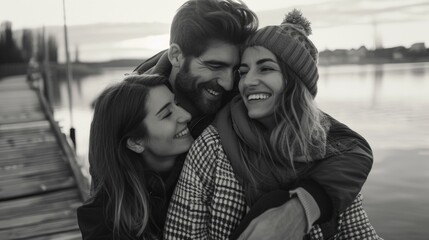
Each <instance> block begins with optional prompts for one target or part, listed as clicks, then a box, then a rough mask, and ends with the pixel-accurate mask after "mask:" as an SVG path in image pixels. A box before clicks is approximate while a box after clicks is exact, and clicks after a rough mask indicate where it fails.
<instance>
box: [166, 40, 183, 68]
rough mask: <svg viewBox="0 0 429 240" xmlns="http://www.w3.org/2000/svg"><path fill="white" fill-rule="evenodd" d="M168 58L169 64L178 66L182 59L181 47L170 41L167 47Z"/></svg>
mask: <svg viewBox="0 0 429 240" xmlns="http://www.w3.org/2000/svg"><path fill="white" fill-rule="evenodd" d="M168 59H169V60H170V63H171V66H173V67H176V68H180V66H181V65H182V61H183V59H184V58H183V53H182V49H181V48H180V46H179V45H177V43H172V44H171V45H170V48H168Z"/></svg>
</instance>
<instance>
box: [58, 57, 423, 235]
mask: <svg viewBox="0 0 429 240" xmlns="http://www.w3.org/2000/svg"><path fill="white" fill-rule="evenodd" d="M131 69H132V67H130V68H126V69H124V68H116V69H105V71H104V72H103V73H102V74H100V75H96V76H89V77H85V78H81V79H77V81H76V82H75V83H74V85H73V106H74V109H73V111H74V112H73V114H74V119H73V120H74V121H73V125H74V127H75V128H76V132H77V152H78V155H79V156H80V157H81V161H82V162H81V164H82V166H83V167H82V168H83V169H84V171H85V172H87V165H88V164H87V157H86V155H87V149H88V146H87V145H88V134H89V127H90V122H91V117H92V110H91V107H90V104H91V102H92V101H93V100H94V98H95V97H96V96H97V95H98V94H99V93H100V92H101V91H102V90H103V89H104V87H105V86H107V85H108V84H111V83H114V82H117V81H120V80H121V78H122V77H123V75H124V74H125V73H127V72H129V71H130V70H131ZM318 86H319V92H318V95H317V98H316V100H317V101H318V103H319V106H320V108H321V109H323V110H324V111H325V112H327V113H329V114H331V115H332V116H334V117H335V118H337V119H338V120H340V121H342V122H344V123H346V124H347V125H349V126H350V127H351V128H352V129H354V130H355V131H357V132H359V133H360V134H362V135H363V136H364V137H365V138H366V139H367V140H368V142H369V143H370V144H371V146H372V148H373V151H374V156H375V161H374V165H373V169H372V172H371V174H370V176H369V178H368V180H367V182H366V184H365V186H364V188H363V193H364V205H365V208H366V210H367V213H368V215H369V218H370V220H371V223H372V224H373V225H374V227H375V229H376V231H377V232H378V233H379V234H380V235H381V236H382V237H383V238H385V239H392V240H393V239H429V227H427V226H426V224H429V162H428V160H429V110H428V109H429V63H416V64H385V65H364V66H357V65H349V66H335V67H322V68H320V80H319V85H318ZM55 101H56V103H55V111H56V116H55V118H56V119H57V120H58V121H60V124H61V126H63V130H64V131H68V128H69V124H70V121H69V112H68V110H67V108H66V107H67V106H68V100H67V92H66V85H65V84H64V83H60V84H59V92H57V93H56V94H55Z"/></svg>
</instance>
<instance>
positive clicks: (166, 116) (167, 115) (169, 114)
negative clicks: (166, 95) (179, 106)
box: [162, 112, 172, 119]
mask: <svg viewBox="0 0 429 240" xmlns="http://www.w3.org/2000/svg"><path fill="white" fill-rule="evenodd" d="M171 114H172V113H171V112H168V113H167V114H165V115H164V116H163V117H162V119H166V118H169V117H170V116H171Z"/></svg>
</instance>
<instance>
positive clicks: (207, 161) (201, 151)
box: [164, 126, 381, 240]
mask: <svg viewBox="0 0 429 240" xmlns="http://www.w3.org/2000/svg"><path fill="white" fill-rule="evenodd" d="M246 208H247V205H246V202H245V196H244V191H243V187H242V186H241V185H240V184H239V182H238V180H237V179H236V177H235V175H234V172H233V169H232V166H231V164H230V162H229V160H228V158H227V156H226V155H225V153H224V150H223V148H222V144H221V141H220V136H219V134H218V132H217V130H216V128H214V127H213V126H209V127H208V128H207V129H206V130H204V132H203V134H202V135H201V136H200V137H199V138H198V139H197V140H196V141H195V143H194V144H193V145H192V147H191V149H190V151H189V153H188V156H187V159H186V160H185V163H184V167H183V169H182V173H181V176H180V178H179V182H178V183H177V185H176V189H175V193H174V194H173V197H172V199H171V202H170V206H169V210H168V214H167V221H166V224H165V228H164V238H165V239H228V238H229V236H230V235H231V233H232V232H233V231H234V230H235V228H236V227H237V226H238V224H239V223H240V220H241V219H242V218H243V217H244V215H245V214H246ZM309 237H310V239H314V240H319V239H320V240H321V239H323V234H322V231H321V229H320V227H319V226H318V225H315V226H313V228H312V229H311V231H310V233H309ZM333 239H341V240H342V239H344V240H346V239H347V240H349V239H381V238H379V237H378V236H377V234H376V233H375V231H374V229H373V227H372V226H371V224H370V223H369V220H368V216H367V215H366V213H365V211H364V210H363V207H362V196H361V194H359V195H358V197H357V198H356V199H355V200H354V202H353V203H352V205H351V206H350V207H349V208H347V209H346V211H345V212H343V213H341V214H340V215H339V217H338V229H337V233H336V235H335V236H334V238H333Z"/></svg>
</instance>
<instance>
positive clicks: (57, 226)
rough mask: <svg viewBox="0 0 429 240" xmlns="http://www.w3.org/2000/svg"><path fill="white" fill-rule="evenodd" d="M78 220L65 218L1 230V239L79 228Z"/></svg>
mask: <svg viewBox="0 0 429 240" xmlns="http://www.w3.org/2000/svg"><path fill="white" fill-rule="evenodd" d="M78 229H79V227H78V225H77V220H76V219H75V218H74V219H70V218H65V219H56V220H55V221H46V222H41V223H38V224H34V225H27V226H23V227H17V228H12V229H5V230H0V239H4V240H6V239H22V238H29V237H34V236H38V237H40V236H43V235H47V234H53V233H60V232H65V231H71V230H78Z"/></svg>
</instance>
